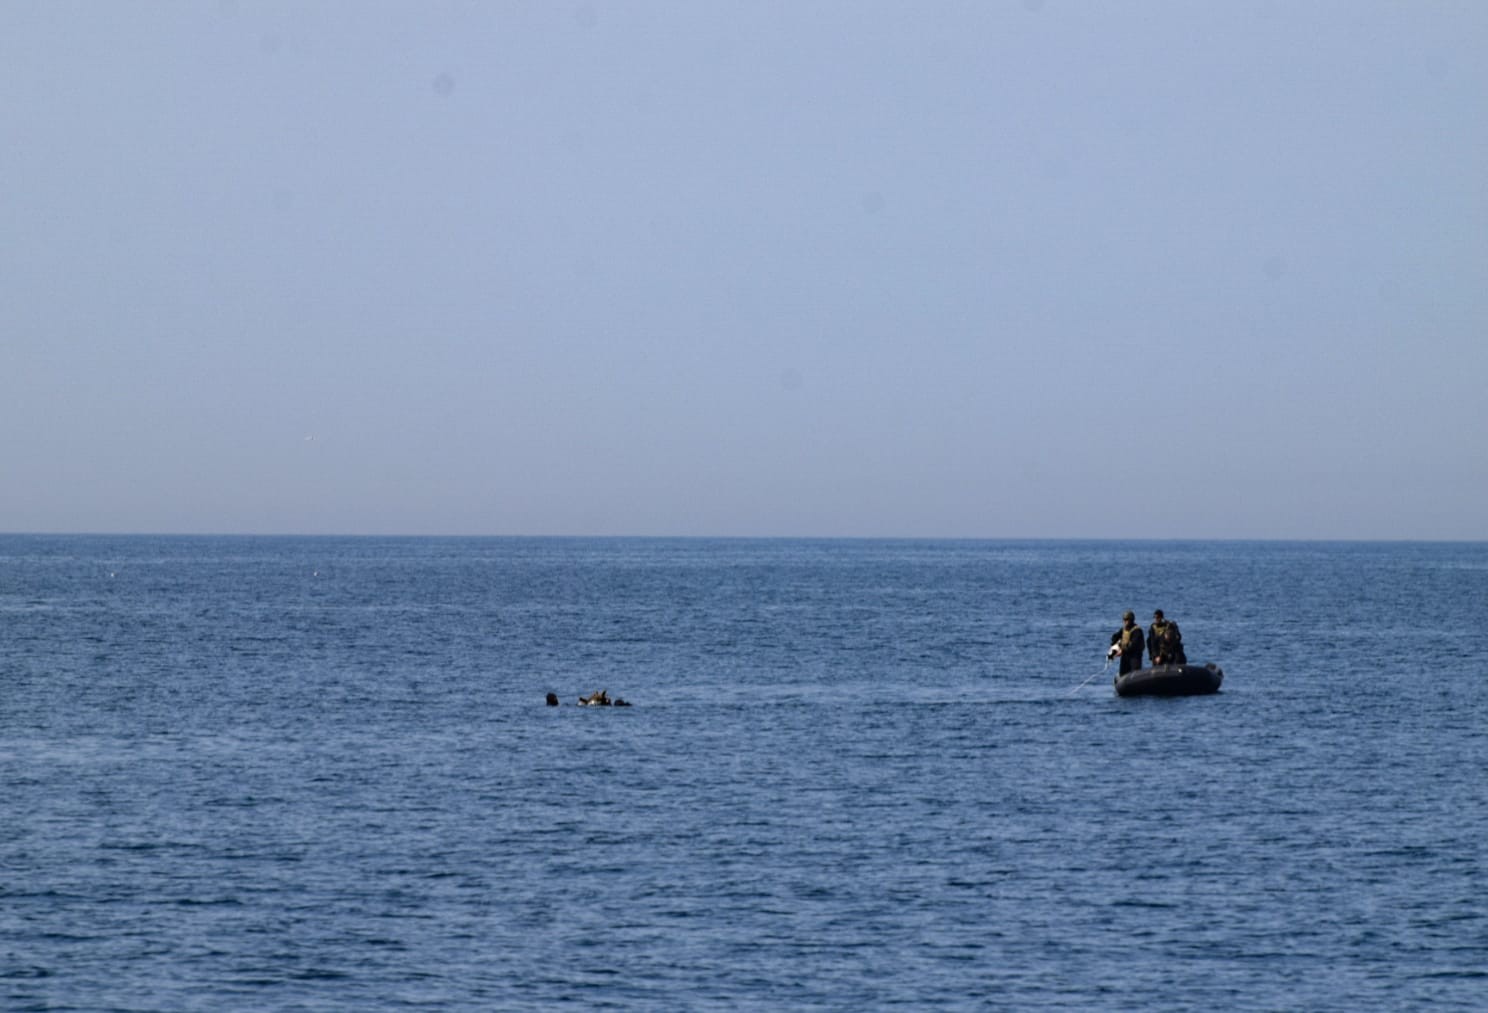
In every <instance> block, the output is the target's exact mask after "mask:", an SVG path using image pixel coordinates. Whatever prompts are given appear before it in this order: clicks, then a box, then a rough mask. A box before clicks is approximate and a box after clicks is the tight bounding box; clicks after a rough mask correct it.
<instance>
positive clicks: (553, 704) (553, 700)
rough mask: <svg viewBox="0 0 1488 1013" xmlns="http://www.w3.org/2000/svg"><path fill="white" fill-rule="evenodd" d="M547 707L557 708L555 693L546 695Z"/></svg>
mask: <svg viewBox="0 0 1488 1013" xmlns="http://www.w3.org/2000/svg"><path fill="white" fill-rule="evenodd" d="M548 706H549V707H557V706H558V694H557V693H549V694H548Z"/></svg>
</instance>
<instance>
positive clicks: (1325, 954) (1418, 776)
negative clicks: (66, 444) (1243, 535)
mask: <svg viewBox="0 0 1488 1013" xmlns="http://www.w3.org/2000/svg"><path fill="white" fill-rule="evenodd" d="M1127 608H1131V609H1134V610H1136V611H1137V612H1138V614H1139V615H1140V616H1141V617H1142V618H1143V621H1144V622H1145V621H1146V619H1147V617H1148V616H1150V615H1151V612H1152V609H1153V608H1163V609H1165V610H1166V612H1167V613H1168V615H1169V616H1170V617H1172V618H1175V619H1177V620H1178V622H1179V623H1180V624H1181V625H1182V628H1183V631H1184V637H1185V642H1186V645H1187V648H1188V654H1189V657H1190V659H1191V660H1193V661H1198V662H1203V661H1214V662H1217V663H1219V664H1220V665H1221V666H1222V667H1223V668H1224V669H1225V672H1226V680H1225V684H1224V691H1223V692H1222V693H1221V694H1219V695H1218V696H1213V697H1205V698H1190V699H1179V700H1151V699H1148V700H1140V699H1139V700H1123V699H1119V698H1117V697H1115V696H1114V695H1113V693H1112V690H1111V683H1110V673H1109V672H1103V671H1102V664H1103V653H1104V651H1105V648H1106V645H1107V643H1108V641H1109V636H1110V633H1111V632H1112V631H1113V630H1114V629H1115V628H1116V626H1117V625H1119V617H1120V615H1121V613H1122V611H1124V610H1125V609H1127ZM1485 626H1488V544H1453V545H1447V544H1440V545H1437V544H1340V543H1327V544H1307V543H1216V542H1181V543H1178V542H1175V543H1137V542H936V541H903V542H895V541H735V540H725V541H711V540H675V541H674V540H629V539H616V540H583V539H552V540H544V539H532V540H526V539H448V540H441V539H328V538H308V539H259V538H144V537H137V538H105V537H55V538H54V537H3V538H0V783H3V792H4V793H3V797H0V1008H5V1009H10V1010H31V1009H35V1010H72V1009H77V1010H214V1011H215V1010H236V1009H245V1010H246V1009H254V1010H258V1009H273V1010H279V1009H295V1010H397V1009H417V1008H425V1009H439V1010H446V1009H493V1010H495V1009H499V1010H524V1009H550V1008H555V1007H564V1006H567V1007H572V1008H576V1009H636V1010H735V1009H768V1010H777V1009H778V1010H818V1009H819V1010H876V1009H886V1008H891V1007H900V1008H905V1009H915V1010H919V1009H968V1010H973V1009H1010V1010H1025V1009H1030V1010H1031V1009H1142V1010H1201V1009H1202V1010H1211V1009H1226V1010H1340V1011H1344V1010H1347V1011H1355V1010H1361V1009H1375V1010H1404V1009H1454V1008H1455V1009H1483V1008H1488V696H1485V688H1488V661H1485V657H1488V630H1485ZM1091 676H1096V678H1094V679H1093V681H1091V682H1089V683H1088V684H1087V685H1085V686H1084V687H1083V688H1078V689H1077V687H1078V686H1079V685H1080V684H1081V683H1082V682H1083V681H1084V680H1086V679H1087V678H1089V677H1091ZM601 688H603V689H607V690H608V691H609V693H610V694H611V696H617V695H618V696H622V697H625V698H626V699H628V700H630V701H631V702H632V703H633V704H634V706H633V707H631V708H626V709H620V708H608V709H599V708H579V707H575V706H572V704H573V702H574V701H575V700H576V699H577V697H578V696H579V695H580V694H581V693H588V692H592V691H594V690H597V689H601ZM549 691H552V692H555V693H557V694H558V695H559V696H560V697H561V698H562V699H563V702H564V706H561V707H557V708H549V707H546V706H544V704H543V697H544V694H546V693H547V692H549Z"/></svg>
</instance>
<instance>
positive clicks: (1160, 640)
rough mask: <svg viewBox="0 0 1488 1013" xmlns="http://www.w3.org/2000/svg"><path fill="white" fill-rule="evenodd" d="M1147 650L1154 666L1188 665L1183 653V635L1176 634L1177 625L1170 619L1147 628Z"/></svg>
mask: <svg viewBox="0 0 1488 1013" xmlns="http://www.w3.org/2000/svg"><path fill="white" fill-rule="evenodd" d="M1147 650H1148V652H1149V653H1150V654H1151V655H1152V663H1153V664H1154V665H1186V664H1188V657H1187V655H1185V654H1184V653H1183V634H1182V633H1179V632H1178V624H1177V623H1175V622H1173V620H1171V619H1165V620H1163V621H1162V622H1157V623H1153V624H1152V625H1151V626H1149V627H1147Z"/></svg>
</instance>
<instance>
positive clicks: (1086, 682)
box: [1067, 658, 1111, 696]
mask: <svg viewBox="0 0 1488 1013" xmlns="http://www.w3.org/2000/svg"><path fill="white" fill-rule="evenodd" d="M1110 670H1111V659H1110V658H1107V659H1106V667H1105V668H1103V669H1101V670H1100V671H1099V672H1096V673H1095V675H1092V676H1091V677H1090V679H1086V680H1085V681H1084V682H1082V683H1080V685H1078V686H1076V687H1075V688H1074V689H1072V690H1070V691H1069V693H1068V694H1067V695H1069V696H1074V695H1075V694H1076V693H1078V692H1080V690H1082V689H1084V688H1085V687H1086V686H1088V685H1090V681H1091V679H1095V678H1097V677H1098V676H1102V675H1105V674H1106V673H1107V672H1109V671H1110Z"/></svg>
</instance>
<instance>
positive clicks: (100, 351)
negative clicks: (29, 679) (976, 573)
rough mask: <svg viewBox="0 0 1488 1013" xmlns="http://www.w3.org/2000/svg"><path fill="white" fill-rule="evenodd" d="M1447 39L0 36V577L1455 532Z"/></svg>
mask: <svg viewBox="0 0 1488 1013" xmlns="http://www.w3.org/2000/svg"><path fill="white" fill-rule="evenodd" d="M1485 54H1488V4H1485V3H1479V2H1475V0H1461V2H1430V0H1424V2H1399V3H1383V2H1369V0H1339V2H1305V0H1287V2H1276V3H1267V2H1258V3H1251V2H1245V3H1239V2H1236V3H1224V4H1209V3H1192V2H1166V3H1160V2H1142V0H1132V2H1120V3H1117V2H1108V3H1095V2H1079V3H1077V2H1063V0H1044V2H1035V0H1030V2H1021V0H1012V2H1006V3H1003V2H994V0H984V2H969V3H945V2H942V3H934V2H931V3H920V2H913V3H911V2H903V3H887V2H874V0H819V2H803V0H798V2H790V3H763V2H740V3H723V2H692V0H688V2H682V0H673V2H664V3H660V2H649V3H648V2H635V0H626V2H614V3H605V2H570V0H553V2H529V3H502V2H488V3H438V2H423V0H419V2H414V0H409V2H406V3H390V2H381V0H345V2H338V3H328V2H323V3H313V2H312V3H301V2H283V3H279V2H263V3H259V2H254V0H237V2H223V3H216V2H202V3H189V2H182V3H129V4H124V3H120V4H104V3H92V2H74V3H62V2H55V0H40V2H32V0H4V2H3V3H0V329H3V334H0V426H3V431H4V438H3V440H0V531H62V532H66V531H107V532H133V531H147V532H183V533H185V532H296V533H330V532H337V533H409V534H423V533H431V534H432V533H454V534H659V535H665V534H676V535H850V536H859V535H902V536H971V537H978V536H985V537H1024V536H1031V537H1042V536H1048V537H1066V536H1068V537H1236V538H1444V539H1457V538H1472V539H1481V538H1488V408H1485V407H1484V405H1485V402H1488V391H1485V389H1484V388H1485V387H1488V58H1485Z"/></svg>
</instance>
